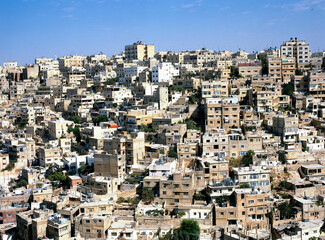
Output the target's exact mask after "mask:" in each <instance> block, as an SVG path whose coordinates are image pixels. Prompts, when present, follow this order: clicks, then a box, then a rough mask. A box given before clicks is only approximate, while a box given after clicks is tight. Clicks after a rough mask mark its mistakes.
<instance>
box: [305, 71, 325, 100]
mask: <svg viewBox="0 0 325 240" xmlns="http://www.w3.org/2000/svg"><path fill="white" fill-rule="evenodd" d="M308 80H309V87H308V91H309V94H310V95H311V96H313V97H314V98H315V99H321V100H325V72H322V71H311V72H308Z"/></svg>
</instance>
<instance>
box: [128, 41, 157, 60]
mask: <svg viewBox="0 0 325 240" xmlns="http://www.w3.org/2000/svg"><path fill="white" fill-rule="evenodd" d="M154 55H155V45H149V44H145V43H144V42H141V41H138V42H136V43H133V44H132V45H127V46H125V58H126V59H127V60H140V61H143V60H147V59H149V58H152V57H154Z"/></svg>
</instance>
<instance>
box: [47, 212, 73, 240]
mask: <svg viewBox="0 0 325 240" xmlns="http://www.w3.org/2000/svg"><path fill="white" fill-rule="evenodd" d="M47 235H48V237H49V238H52V239H54V240H69V239H70V237H71V223H70V221H69V220H67V219H65V218H62V217H60V216H53V217H51V218H49V219H48V221H47Z"/></svg>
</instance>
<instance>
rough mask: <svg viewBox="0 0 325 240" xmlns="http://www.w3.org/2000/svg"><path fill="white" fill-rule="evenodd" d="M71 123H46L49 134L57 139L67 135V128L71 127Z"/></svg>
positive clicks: (58, 121)
mask: <svg viewBox="0 0 325 240" xmlns="http://www.w3.org/2000/svg"><path fill="white" fill-rule="evenodd" d="M73 125H74V124H73V122H72V121H67V120H64V119H58V120H53V121H49V122H48V129H49V133H50V135H51V136H52V137H53V138H56V139H59V138H61V137H62V136H66V135H67V134H68V128H69V127H70V126H73Z"/></svg>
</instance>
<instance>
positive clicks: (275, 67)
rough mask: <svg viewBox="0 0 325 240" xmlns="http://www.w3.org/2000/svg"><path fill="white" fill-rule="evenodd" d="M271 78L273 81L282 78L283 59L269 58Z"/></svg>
mask: <svg viewBox="0 0 325 240" xmlns="http://www.w3.org/2000/svg"><path fill="white" fill-rule="evenodd" d="M267 61H268V69H269V76H270V77H271V78H273V79H280V80H281V78H282V59H281V58H268V60H267Z"/></svg>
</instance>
